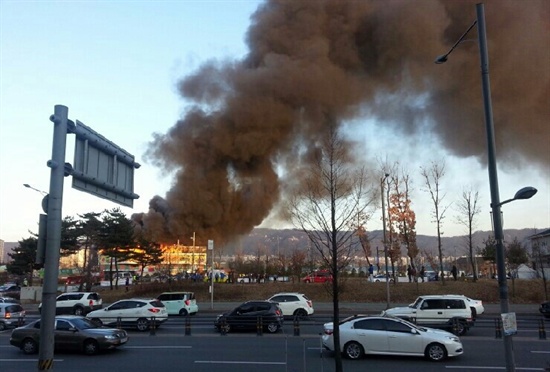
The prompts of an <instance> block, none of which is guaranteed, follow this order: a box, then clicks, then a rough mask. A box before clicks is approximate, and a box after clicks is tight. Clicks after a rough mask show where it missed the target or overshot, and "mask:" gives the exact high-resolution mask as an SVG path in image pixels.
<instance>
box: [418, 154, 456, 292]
mask: <svg viewBox="0 0 550 372" xmlns="http://www.w3.org/2000/svg"><path fill="white" fill-rule="evenodd" d="M420 174H421V175H422V177H424V185H425V186H426V188H425V190H426V191H427V192H428V193H429V194H430V198H431V199H432V202H433V206H434V209H433V211H432V217H433V220H432V222H435V224H436V227H437V249H438V253H439V266H440V267H439V271H440V272H442V273H443V251H442V248H441V235H442V234H443V231H441V228H442V226H443V219H444V218H445V212H446V211H447V209H449V207H450V206H451V205H450V204H447V205H443V200H444V199H445V195H446V194H444V193H443V194H442V192H441V179H442V178H443V176H445V162H444V161H441V162H435V161H433V162H432V163H431V165H430V166H429V167H426V168H425V167H420ZM441 281H442V283H443V284H445V275H441Z"/></svg>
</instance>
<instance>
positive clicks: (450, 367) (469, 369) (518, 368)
mask: <svg viewBox="0 0 550 372" xmlns="http://www.w3.org/2000/svg"><path fill="white" fill-rule="evenodd" d="M445 368H447V369H464V370H468V371H472V370H476V369H490V370H497V369H498V370H501V369H502V370H505V369H506V367H489V366H485V367H484V366H445ZM516 371H545V369H544V368H527V367H516Z"/></svg>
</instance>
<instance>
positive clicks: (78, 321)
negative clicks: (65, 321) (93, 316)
mask: <svg viewBox="0 0 550 372" xmlns="http://www.w3.org/2000/svg"><path fill="white" fill-rule="evenodd" d="M71 322H72V323H73V324H74V325H75V326H76V328H78V329H91V328H99V326H98V325H97V324H95V323H94V322H92V321H91V320H89V319H87V318H75V319H72V320H71Z"/></svg>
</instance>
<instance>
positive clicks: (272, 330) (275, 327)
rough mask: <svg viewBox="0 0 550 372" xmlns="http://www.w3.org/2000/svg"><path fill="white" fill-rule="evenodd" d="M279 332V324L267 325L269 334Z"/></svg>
mask: <svg viewBox="0 0 550 372" xmlns="http://www.w3.org/2000/svg"><path fill="white" fill-rule="evenodd" d="M278 330H279V325H278V324H277V323H269V324H268V325H267V331H268V332H269V333H275V332H277V331H278Z"/></svg>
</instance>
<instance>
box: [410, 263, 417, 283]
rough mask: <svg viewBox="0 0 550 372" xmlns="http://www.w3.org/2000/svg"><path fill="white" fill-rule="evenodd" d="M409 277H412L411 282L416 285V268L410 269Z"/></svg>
mask: <svg viewBox="0 0 550 372" xmlns="http://www.w3.org/2000/svg"><path fill="white" fill-rule="evenodd" d="M411 276H412V279H413V281H414V282H415V283H416V282H417V279H416V268H414V267H413V268H412V269H411Z"/></svg>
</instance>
